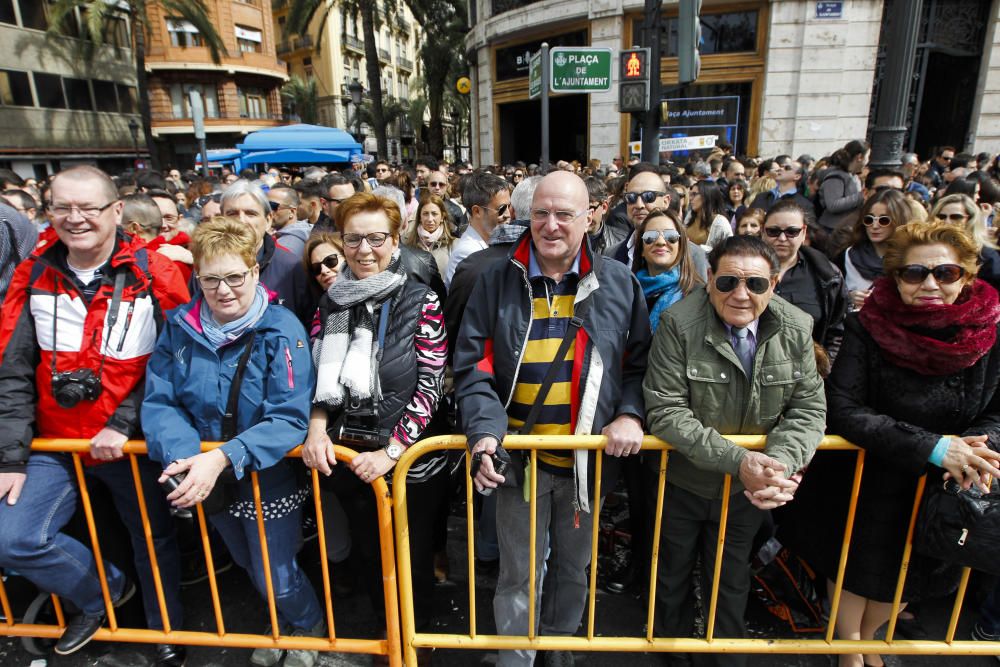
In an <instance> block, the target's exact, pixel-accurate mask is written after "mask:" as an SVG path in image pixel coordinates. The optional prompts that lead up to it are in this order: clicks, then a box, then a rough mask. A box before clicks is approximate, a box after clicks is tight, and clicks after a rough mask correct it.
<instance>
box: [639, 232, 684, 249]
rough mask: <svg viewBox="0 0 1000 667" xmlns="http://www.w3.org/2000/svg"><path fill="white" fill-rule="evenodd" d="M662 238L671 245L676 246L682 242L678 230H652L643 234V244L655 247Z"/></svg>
mask: <svg viewBox="0 0 1000 667" xmlns="http://www.w3.org/2000/svg"><path fill="white" fill-rule="evenodd" d="M661 236H662V237H663V240H664V241H666V242H667V243H669V244H670V245H676V244H677V242H678V241H680V240H681V235H680V233H679V232H678V231H677V230H676V229H651V230H649V231H647V232H643V233H642V242H643V243H645V244H646V245H653V244H654V243H656V240H657V239H658V238H660V237H661Z"/></svg>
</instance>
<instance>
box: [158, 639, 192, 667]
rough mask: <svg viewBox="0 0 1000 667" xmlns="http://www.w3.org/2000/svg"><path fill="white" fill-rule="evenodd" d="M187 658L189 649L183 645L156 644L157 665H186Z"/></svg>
mask: <svg viewBox="0 0 1000 667" xmlns="http://www.w3.org/2000/svg"><path fill="white" fill-rule="evenodd" d="M186 659H187V651H186V650H185V649H184V647H183V646H173V645H172V644H157V645H156V661H155V662H154V663H153V664H154V665H155V666H156V667H184V661H185V660H186Z"/></svg>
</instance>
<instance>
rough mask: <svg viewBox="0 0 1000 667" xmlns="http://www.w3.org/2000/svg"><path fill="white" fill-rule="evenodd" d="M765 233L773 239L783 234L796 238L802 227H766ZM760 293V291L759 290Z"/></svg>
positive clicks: (786, 236) (789, 237)
mask: <svg viewBox="0 0 1000 667" xmlns="http://www.w3.org/2000/svg"><path fill="white" fill-rule="evenodd" d="M764 233H765V234H767V235H768V236H770V237H771V238H772V239H776V238H778V237H779V236H781V235H782V234H784V235H785V238H786V239H794V238H795V237H796V236H798V235H799V234H801V233H802V228H801V227H765V228H764ZM758 294H759V292H758Z"/></svg>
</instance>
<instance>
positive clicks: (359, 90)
mask: <svg viewBox="0 0 1000 667" xmlns="http://www.w3.org/2000/svg"><path fill="white" fill-rule="evenodd" d="M347 90H348V92H349V93H351V101H352V102H354V121H355V124H356V125H357V128H358V134H357V137H355V139H356V140H357V141H358V143H361V114H360V113H359V112H360V110H361V95H362V94H363V93H364V92H365V89H364V88H363V87H362V86H361V83H360V82H359V81H358V80H357V79H354V81H352V82H351V83H349V84H347Z"/></svg>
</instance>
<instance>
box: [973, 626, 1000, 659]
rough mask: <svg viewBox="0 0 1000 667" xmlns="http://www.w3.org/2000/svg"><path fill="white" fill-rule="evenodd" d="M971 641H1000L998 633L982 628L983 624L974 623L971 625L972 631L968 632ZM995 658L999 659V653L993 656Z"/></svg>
mask: <svg viewBox="0 0 1000 667" xmlns="http://www.w3.org/2000/svg"><path fill="white" fill-rule="evenodd" d="M969 635H970V636H971V637H972V640H973V641H977V642H1000V635H993V634H990V633H989V632H986V631H985V630H983V626H981V625H979V624H978V623H976V624H975V625H974V626H972V632H970V633H969ZM994 657H995V658H996V659H997V660H1000V655H996V656H994Z"/></svg>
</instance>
